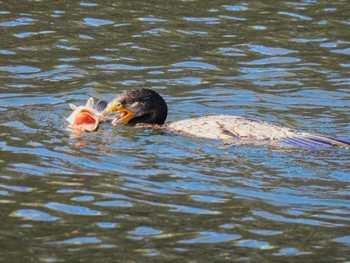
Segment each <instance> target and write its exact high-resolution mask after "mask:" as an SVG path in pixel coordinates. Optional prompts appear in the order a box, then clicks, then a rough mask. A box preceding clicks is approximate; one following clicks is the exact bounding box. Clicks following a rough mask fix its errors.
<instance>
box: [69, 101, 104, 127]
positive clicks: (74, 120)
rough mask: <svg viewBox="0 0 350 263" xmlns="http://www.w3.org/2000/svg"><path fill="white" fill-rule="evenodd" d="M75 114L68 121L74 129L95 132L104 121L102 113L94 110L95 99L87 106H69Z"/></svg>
mask: <svg viewBox="0 0 350 263" xmlns="http://www.w3.org/2000/svg"><path fill="white" fill-rule="evenodd" d="M69 106H70V107H71V109H72V110H73V113H72V114H71V115H70V116H69V117H68V118H67V119H66V120H67V121H68V122H69V124H70V126H71V127H72V128H73V129H77V130H81V131H89V132H91V131H95V130H96V129H97V128H98V126H99V124H100V122H101V121H103V116H102V113H101V112H99V111H98V110H96V109H95V108H94V99H93V98H90V99H89V100H88V101H87V103H86V105H85V106H78V107H77V106H75V105H74V104H69Z"/></svg>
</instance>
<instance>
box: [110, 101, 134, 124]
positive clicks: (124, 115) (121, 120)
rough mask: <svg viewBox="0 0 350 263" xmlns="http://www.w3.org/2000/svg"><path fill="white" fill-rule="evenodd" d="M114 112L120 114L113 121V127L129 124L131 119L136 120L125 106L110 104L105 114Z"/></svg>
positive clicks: (116, 103) (115, 103) (117, 103)
mask: <svg viewBox="0 0 350 263" xmlns="http://www.w3.org/2000/svg"><path fill="white" fill-rule="evenodd" d="M113 112H117V113H119V114H118V115H117V117H115V118H114V119H113V121H112V125H118V124H127V123H128V122H129V121H130V120H131V119H133V118H134V114H133V113H132V111H131V110H129V109H127V108H125V107H124V105H122V104H121V103H119V102H112V103H110V104H109V105H108V106H107V108H106V109H105V111H104V112H103V114H110V113H113Z"/></svg>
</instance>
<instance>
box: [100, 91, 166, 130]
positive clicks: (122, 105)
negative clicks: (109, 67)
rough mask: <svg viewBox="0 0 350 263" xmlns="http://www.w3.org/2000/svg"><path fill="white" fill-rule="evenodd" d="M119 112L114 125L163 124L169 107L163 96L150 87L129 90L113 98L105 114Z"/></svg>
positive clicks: (113, 122)
mask: <svg viewBox="0 0 350 263" xmlns="http://www.w3.org/2000/svg"><path fill="white" fill-rule="evenodd" d="M114 112H117V113H119V114H118V115H117V117H116V118H115V119H114V120H113V121H112V124H113V125H117V124H120V123H122V124H127V123H134V124H136V123H150V124H163V123H164V122H165V120H166V117H167V114H168V107H167V104H166V102H165V101H164V99H163V98H162V96H160V95H159V94H158V93H157V92H155V91H153V90H150V89H133V90H129V91H127V92H125V93H123V94H121V95H120V96H118V97H117V98H115V99H114V100H112V101H111V102H110V103H109V104H108V106H107V108H106V110H105V112H104V113H105V114H111V113H114Z"/></svg>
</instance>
